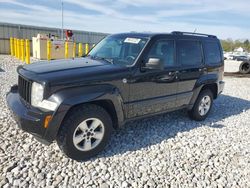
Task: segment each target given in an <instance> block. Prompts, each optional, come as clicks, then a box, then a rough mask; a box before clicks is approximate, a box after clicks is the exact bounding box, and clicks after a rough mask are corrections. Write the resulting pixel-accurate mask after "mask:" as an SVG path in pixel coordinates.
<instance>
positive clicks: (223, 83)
mask: <svg viewBox="0 0 250 188" xmlns="http://www.w3.org/2000/svg"><path fill="white" fill-rule="evenodd" d="M224 87H225V82H224V81H219V84H218V95H219V94H221V93H222V92H223V90H224Z"/></svg>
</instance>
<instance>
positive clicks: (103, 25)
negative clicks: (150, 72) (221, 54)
mask: <svg viewBox="0 0 250 188" xmlns="http://www.w3.org/2000/svg"><path fill="white" fill-rule="evenodd" d="M61 2H62V1H61V0H36V1H35V0H0V22H9V23H18V24H26V25H35V26H46V27H57V28H61V25H62V21H61ZM63 3H64V28H65V29H75V30H84V31H94V32H102V33H119V32H131V31H136V32H161V33H165V32H171V31H188V32H193V31H196V32H199V33H207V34H214V35H217V36H218V37H219V38H221V39H227V38H232V39H246V38H248V39H250V2H249V0H63Z"/></svg>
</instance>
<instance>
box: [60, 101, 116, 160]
mask: <svg viewBox="0 0 250 188" xmlns="http://www.w3.org/2000/svg"><path fill="white" fill-rule="evenodd" d="M111 132H112V120H111V118H110V116H109V114H108V113H107V112H106V110H105V109H103V108H102V107H100V106H97V105H92V104H87V105H83V106H80V107H77V108H75V109H73V110H72V111H70V112H69V114H68V115H67V117H66V119H65V120H64V121H63V123H62V125H61V128H60V130H59V132H58V136H57V144H58V146H59V147H60V149H61V150H62V151H63V152H64V153H65V154H66V155H67V156H68V157H70V158H72V159H74V160H77V161H83V160H87V159H89V158H91V157H93V156H95V155H97V154H98V153H99V152H100V151H102V150H103V149H104V147H105V146H106V144H107V143H108V140H109V138H110V135H111Z"/></svg>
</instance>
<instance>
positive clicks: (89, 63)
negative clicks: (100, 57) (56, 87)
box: [23, 58, 108, 74]
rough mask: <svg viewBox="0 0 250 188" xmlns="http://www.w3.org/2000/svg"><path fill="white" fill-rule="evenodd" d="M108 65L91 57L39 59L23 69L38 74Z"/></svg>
mask: <svg viewBox="0 0 250 188" xmlns="http://www.w3.org/2000/svg"><path fill="white" fill-rule="evenodd" d="M104 65H108V64H107V63H105V62H103V61H97V60H92V59H89V58H77V59H61V60H53V61H51V62H49V61H39V62H36V63H32V64H30V65H24V66H23V69H25V70H27V71H31V72H34V73H37V74H41V73H50V72H57V71H64V70H69V69H79V68H90V67H97V66H104Z"/></svg>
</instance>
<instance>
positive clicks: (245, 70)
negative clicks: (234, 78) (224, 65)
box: [239, 61, 250, 74]
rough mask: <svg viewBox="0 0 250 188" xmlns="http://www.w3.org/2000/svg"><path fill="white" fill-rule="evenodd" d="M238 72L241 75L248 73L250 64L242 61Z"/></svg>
mask: <svg viewBox="0 0 250 188" xmlns="http://www.w3.org/2000/svg"><path fill="white" fill-rule="evenodd" d="M239 71H240V73H241V74H248V73H250V62H248V61H244V62H242V63H241V64H240V67H239Z"/></svg>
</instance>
